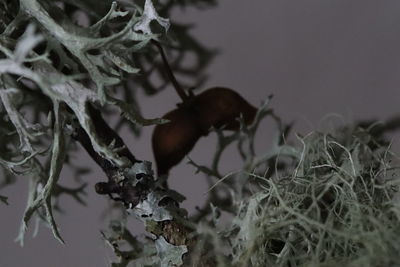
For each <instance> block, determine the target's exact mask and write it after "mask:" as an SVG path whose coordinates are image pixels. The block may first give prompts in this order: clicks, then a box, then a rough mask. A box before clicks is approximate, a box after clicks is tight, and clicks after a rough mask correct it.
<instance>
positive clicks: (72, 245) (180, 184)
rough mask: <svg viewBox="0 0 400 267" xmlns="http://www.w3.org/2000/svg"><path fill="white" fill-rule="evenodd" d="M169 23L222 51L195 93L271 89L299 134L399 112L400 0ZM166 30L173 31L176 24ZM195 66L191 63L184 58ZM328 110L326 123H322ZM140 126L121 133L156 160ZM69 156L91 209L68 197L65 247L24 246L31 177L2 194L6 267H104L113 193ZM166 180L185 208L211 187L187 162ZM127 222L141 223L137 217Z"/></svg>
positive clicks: (339, 0)
mask: <svg viewBox="0 0 400 267" xmlns="http://www.w3.org/2000/svg"><path fill="white" fill-rule="evenodd" d="M171 19H172V20H175V21H178V22H185V23H193V24H194V25H195V27H193V29H192V33H193V34H194V35H195V36H196V37H197V38H198V40H200V41H201V42H202V43H203V44H205V45H207V46H208V47H212V48H217V49H218V50H219V52H220V53H219V55H218V56H217V57H216V58H215V59H214V61H213V62H212V64H211V65H210V66H209V68H208V70H207V74H208V75H209V79H208V80H207V81H206V83H205V84H204V85H203V87H202V88H199V91H200V90H202V89H206V88H209V87H213V86H224V87H230V88H232V89H235V90H236V91H238V92H239V93H240V94H241V95H242V96H243V97H244V98H245V99H247V100H248V101H249V102H250V103H252V104H253V105H254V106H259V105H260V104H261V101H262V100H264V99H266V98H267V96H268V95H270V94H273V95H274V98H273V99H272V102H271V107H273V108H274V109H275V111H276V113H277V114H278V115H279V116H280V117H281V118H283V120H284V121H285V122H295V124H294V132H299V133H302V134H306V133H308V132H310V131H312V130H315V129H318V128H320V127H327V126H328V127H329V125H325V124H332V123H333V124H334V122H335V121H338V122H343V121H344V122H352V121H355V120H360V119H380V120H386V119H389V118H392V117H395V116H398V115H400V114H399V113H400V112H399V111H400V109H399V105H398V101H399V100H400V90H399V85H400V75H399V73H400V53H398V51H399V47H400V2H399V1H396V0H383V1H375V0H353V1H347V0H331V1H321V0H318V1H317V0H303V1H289V0H279V1H278V0H263V1H261V0H258V1H246V2H244V1H240V0H229V1H221V2H220V3H219V5H218V6H217V7H215V8H211V9H204V10H199V9H192V8H189V9H186V10H180V9H176V10H175V11H174V12H173V14H172V16H171ZM170 31H174V29H173V28H171V29H170ZM188 64H190V62H188ZM178 101H179V99H178V97H177V95H176V93H175V92H174V91H173V89H172V87H169V88H167V89H166V90H164V91H163V92H161V93H160V94H158V95H156V96H154V97H147V96H145V95H144V94H141V95H139V102H140V103H141V108H142V113H143V115H145V116H146V117H156V116H162V115H163V114H165V113H166V112H167V111H169V110H171V109H173V108H174V107H175V104H176V103H177V102H178ZM327 117H330V118H331V119H330V120H326V118H327ZM152 128H153V127H148V128H145V129H143V132H142V135H141V136H140V137H139V138H135V137H134V136H133V134H132V133H130V132H128V131H127V130H125V131H124V133H123V136H124V139H125V142H126V143H127V145H128V146H129V148H130V149H131V150H132V152H133V153H134V154H135V155H136V157H137V158H140V159H143V160H150V161H152V160H153V155H152V150H151V142H150V137H151V132H152ZM275 130H276V128H275V125H274V124H273V123H272V122H271V120H266V121H265V122H264V123H263V124H262V127H261V129H260V131H259V132H258V136H257V140H258V142H257V149H258V150H259V151H263V150H267V149H268V147H269V145H270V139H271V137H272V135H273V133H274V132H275ZM215 144H216V140H215V136H214V135H213V134H211V135H210V136H208V137H206V138H202V139H201V140H200V142H199V143H198V144H197V145H196V146H195V148H194V150H193V151H192V152H191V153H190V155H189V156H190V158H192V159H193V160H194V161H195V162H197V163H199V164H207V163H209V161H210V156H209V155H210V153H212V152H213V151H214V148H215ZM393 144H394V148H395V149H397V151H398V148H399V147H400V146H399V141H398V138H396V136H394V139H393ZM73 162H75V163H76V164H78V165H83V166H86V167H89V168H91V169H92V170H93V172H92V173H91V174H89V175H86V176H84V179H85V180H87V182H88V184H89V186H88V187H87V190H86V191H87V193H88V195H87V199H86V200H87V206H86V207H84V206H82V205H80V204H78V203H77V202H76V201H74V200H73V199H71V198H69V197H64V198H63V197H62V198H61V201H62V202H63V208H64V210H65V213H64V214H57V215H56V219H57V221H58V224H59V226H60V231H61V234H62V236H63V237H64V238H65V241H66V244H65V245H61V244H59V243H58V242H57V241H56V240H55V239H54V238H53V237H52V234H51V232H50V231H49V230H48V229H42V228H41V229H40V230H39V235H38V237H36V238H34V239H32V238H31V234H32V233H33V231H32V228H33V224H31V228H30V230H29V231H28V235H27V238H26V242H25V246H24V247H23V248H20V247H19V245H18V244H17V243H14V242H13V240H14V238H15V237H16V236H17V232H18V229H19V224H20V220H21V217H22V214H23V210H24V208H25V203H26V197H27V192H28V183H27V179H28V178H25V177H21V178H20V179H18V182H17V184H15V185H13V186H10V187H7V188H5V189H4V190H3V191H2V194H3V195H6V196H8V197H9V203H10V205H11V206H5V205H0V214H1V217H0V226H1V228H0V266H1V267H20V266H60V267H63V266H82V267H87V266H108V264H109V262H110V257H112V252H111V250H110V249H109V248H108V247H107V246H106V245H105V244H104V242H103V241H102V240H101V237H100V233H99V231H100V230H101V229H106V222H107V220H105V219H104V218H103V219H102V214H103V212H104V211H105V209H106V208H107V207H108V206H109V203H108V201H107V198H106V197H104V196H99V195H97V194H95V192H94V189H93V185H94V184H95V183H96V182H98V181H103V180H105V179H106V178H105V176H104V175H103V173H102V172H101V170H100V169H99V167H98V166H96V165H95V164H94V163H93V162H92V161H91V159H90V158H89V157H88V155H87V154H86V152H84V151H82V150H81V151H80V152H79V153H75V154H74V155H73ZM238 164H240V161H239V159H238V157H236V156H235V149H234V148H229V149H228V151H226V152H225V154H224V156H223V166H222V170H224V171H232V170H235V169H237V168H238V167H239V166H240V165H238ZM69 176H71V173H70V172H69V171H68V169H64V170H63V173H62V177H61V180H60V182H61V183H65V184H68V177H69ZM170 186H171V187H172V188H173V189H175V190H177V191H179V192H180V193H182V194H183V195H185V196H187V197H188V199H187V200H186V201H185V202H184V203H183V206H184V207H185V208H187V209H188V210H189V211H193V210H194V207H195V206H196V205H201V204H202V202H203V201H204V199H205V197H206V195H205V192H206V191H207V184H206V182H205V179H204V177H203V176H202V175H201V174H199V175H195V174H194V169H193V167H192V166H189V165H187V164H185V162H182V163H181V164H180V165H178V166H177V167H175V168H174V169H173V170H172V172H171V174H170ZM131 221H132V222H131V223H130V228H131V230H132V231H133V232H135V233H141V232H142V231H143V226H142V224H141V223H135V222H134V219H133V218H132V220H131Z"/></svg>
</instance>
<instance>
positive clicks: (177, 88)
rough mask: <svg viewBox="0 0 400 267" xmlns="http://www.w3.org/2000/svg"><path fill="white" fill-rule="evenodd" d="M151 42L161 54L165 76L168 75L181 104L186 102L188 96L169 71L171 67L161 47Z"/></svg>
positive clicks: (154, 41) (153, 41)
mask: <svg viewBox="0 0 400 267" xmlns="http://www.w3.org/2000/svg"><path fill="white" fill-rule="evenodd" d="M151 42H152V43H153V44H154V45H155V46H156V47H157V49H158V51H159V52H160V54H161V58H162V61H163V63H164V65H165V69H166V71H167V75H168V77H169V79H170V80H171V82H172V85H173V86H174V88H175V91H176V93H177V94H178V95H179V97H180V98H181V99H182V101H183V102H187V100H188V99H189V95H187V94H186V93H185V90H183V88H182V87H181V85H180V84H179V82H178V81H177V79H176V78H175V75H174V73H173V71H172V69H171V66H170V65H169V63H168V60H167V56H166V55H165V52H164V49H163V47H162V46H161V44H160V43H159V42H158V41H156V40H154V39H152V40H151Z"/></svg>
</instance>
